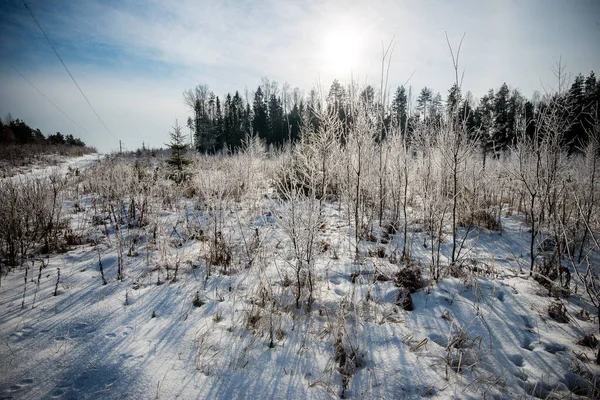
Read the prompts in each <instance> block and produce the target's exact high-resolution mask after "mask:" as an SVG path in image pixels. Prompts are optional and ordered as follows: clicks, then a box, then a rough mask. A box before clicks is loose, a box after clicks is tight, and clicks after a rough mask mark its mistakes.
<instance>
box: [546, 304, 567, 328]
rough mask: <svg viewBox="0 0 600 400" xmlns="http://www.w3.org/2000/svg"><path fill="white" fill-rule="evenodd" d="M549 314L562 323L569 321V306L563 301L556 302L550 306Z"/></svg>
mask: <svg viewBox="0 0 600 400" xmlns="http://www.w3.org/2000/svg"><path fill="white" fill-rule="evenodd" d="M548 315H549V316H550V318H552V319H553V320H555V321H556V322H560V323H561V324H566V323H567V322H569V317H568V316H567V308H566V307H565V306H564V305H563V304H562V303H561V302H558V301H557V302H554V303H552V304H550V305H549V306H548Z"/></svg>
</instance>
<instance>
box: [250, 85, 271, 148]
mask: <svg viewBox="0 0 600 400" xmlns="http://www.w3.org/2000/svg"><path fill="white" fill-rule="evenodd" d="M252 109H253V111H254V118H253V119H252V129H253V130H254V134H255V135H257V136H258V137H259V138H261V139H265V140H268V135H269V116H268V112H267V104H266V102H265V97H264V94H263V91H262V89H261V88H260V87H258V89H256V92H255V93H254V103H253V107H252Z"/></svg>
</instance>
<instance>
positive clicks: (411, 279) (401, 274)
mask: <svg viewBox="0 0 600 400" xmlns="http://www.w3.org/2000/svg"><path fill="white" fill-rule="evenodd" d="M394 282H395V284H396V286H398V287H401V288H404V289H407V290H408V291H409V292H410V293H414V292H416V291H417V290H419V289H421V288H422V287H423V278H422V275H421V269H420V268H419V267H418V266H417V265H411V266H406V267H404V268H402V269H401V270H400V271H398V272H397V273H396V276H395V279H394Z"/></svg>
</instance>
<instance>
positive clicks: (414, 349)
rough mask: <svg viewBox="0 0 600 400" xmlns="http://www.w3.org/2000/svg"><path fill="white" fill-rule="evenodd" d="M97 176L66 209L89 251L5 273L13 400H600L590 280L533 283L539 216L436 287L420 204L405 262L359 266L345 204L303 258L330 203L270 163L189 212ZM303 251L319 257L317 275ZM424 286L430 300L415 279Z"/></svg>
mask: <svg viewBox="0 0 600 400" xmlns="http://www.w3.org/2000/svg"><path fill="white" fill-rule="evenodd" d="M96 159H97V156H96V155H93V156H86V157H83V158H81V159H78V160H75V161H71V162H70V163H69V164H65V168H67V167H68V166H70V167H71V170H74V169H75V168H77V169H79V171H80V172H79V173H78V174H77V176H71V177H70V178H68V179H69V183H68V184H67V187H68V189H65V192H64V193H65V197H64V198H62V200H63V204H64V207H65V212H64V217H65V218H67V219H68V220H69V221H70V222H69V224H70V226H71V227H72V229H73V231H74V233H75V236H77V237H78V238H80V239H81V240H80V241H78V242H77V244H72V245H70V246H68V249H67V250H68V251H65V252H62V253H61V252H53V253H51V254H49V255H39V256H36V257H34V258H31V259H29V260H27V261H25V262H24V263H23V265H21V266H19V267H15V268H12V269H11V271H9V272H7V273H6V272H3V273H5V275H3V276H2V281H1V286H0V338H1V340H2V342H1V343H0V360H2V361H1V370H2V373H1V374H0V398H1V399H13V398H14V399H37V398H59V399H86V398H111V399H112V398H131V399H150V398H158V399H174V398H182V399H191V398H199V399H203V398H220V399H231V398H249V399H257V398H263V399H269V398H278V399H303V398H311V399H312V398H314V399H325V398H327V399H328V398H339V397H344V398H366V399H371V398H382V399H396V398H407V399H410V398H421V397H425V398H435V399H481V398H486V399H526V398H531V397H534V398H542V399H546V398H557V399H558V398H573V399H577V398H590V397H591V398H598V396H600V392H599V388H600V383H599V382H598V380H599V378H598V377H599V374H600V367H599V366H598V365H595V359H596V352H595V350H594V349H593V348H589V347H585V346H582V345H580V344H578V342H579V341H580V340H581V339H582V338H583V337H584V336H585V335H587V334H589V333H593V334H595V335H596V337H597V334H598V321H597V318H598V316H597V311H596V310H595V309H594V308H593V307H592V305H591V304H590V302H589V299H587V298H586V295H585V293H584V291H583V288H582V286H581V282H579V281H578V280H577V276H576V275H575V274H572V275H573V278H572V281H571V286H570V291H569V292H568V293H566V294H564V293H563V294H561V295H560V296H558V295H557V296H554V295H553V296H549V290H548V289H547V288H546V287H543V286H542V285H540V284H539V283H538V282H537V281H536V280H534V279H533V278H532V277H530V276H529V246H530V232H529V229H530V226H529V225H528V224H527V223H526V222H525V218H524V216H523V214H520V213H518V212H508V211H507V209H506V208H505V209H504V211H502V213H501V216H500V222H501V226H502V230H501V232H499V231H491V230H486V229H473V230H471V231H470V232H469V233H468V234H467V236H466V239H465V241H464V244H463V247H464V249H466V250H465V253H466V254H467V255H466V256H463V259H464V260H465V263H464V267H463V269H462V270H461V271H459V272H456V273H451V272H450V270H449V269H448V270H446V269H444V271H446V272H444V273H443V274H442V277H441V278H440V279H439V280H438V281H435V280H434V279H432V277H431V269H430V265H431V263H432V258H431V257H432V249H431V246H430V245H428V243H430V242H431V235H430V234H429V233H428V230H427V229H426V226H425V225H424V223H423V222H419V221H422V220H423V218H422V214H421V211H420V208H419V206H418V204H419V202H418V201H414V202H413V204H412V205H411V206H410V207H409V210H408V213H409V215H410V216H411V217H410V219H411V223H410V224H409V230H408V237H407V241H408V247H409V249H410V256H411V260H410V261H399V257H398V251H399V249H400V251H401V250H402V244H403V236H402V233H401V232H400V230H398V231H397V232H396V231H395V230H394V232H391V233H390V234H386V233H385V229H384V228H380V227H378V226H377V224H376V223H373V226H374V227H373V229H372V234H371V237H369V238H363V239H362V240H361V241H360V243H359V244H358V249H357V247H356V245H355V244H354V242H353V240H354V237H355V233H354V227H353V225H352V222H353V221H352V218H351V217H352V210H351V208H350V206H351V202H350V201H341V202H340V201H339V200H335V201H333V200H332V201H327V202H325V203H324V204H323V205H322V206H321V207H320V210H321V217H320V218H319V226H318V227H317V230H316V231H315V232H316V236H315V238H314V241H315V242H314V243H313V244H310V245H309V244H307V243H306V242H302V241H300V243H296V242H295V241H294V239H299V238H300V236H293V235H290V230H291V229H292V228H293V227H294V226H295V227H296V229H300V230H302V228H299V227H306V226H309V225H310V224H311V222H310V221H309V222H308V223H307V225H302V223H303V222H304V220H305V218H306V217H308V216H310V215H311V210H312V209H311V206H312V203H310V202H309V203H305V202H302V201H299V202H298V203H297V204H296V203H294V201H295V200H294V199H292V200H291V201H282V200H281V199H280V198H279V197H278V196H277V195H276V194H275V193H274V191H273V186H272V185H270V184H269V182H270V180H269V179H267V178H265V177H264V176H265V175H267V174H268V173H269V171H267V170H266V169H268V168H270V167H269V165H270V164H269V162H264V163H262V164H260V163H258V164H257V163H246V161H247V160H239V162H240V164H239V165H237V164H236V165H233V164H227V162H225V164H222V163H223V161H222V160H221V161H218V160H208V161H204V163H205V164H201V165H200V168H201V167H202V166H204V167H206V169H201V171H202V172H201V173H198V174H196V175H195V176H194V177H192V182H193V185H192V186H193V187H194V188H195V191H191V190H190V189H189V188H188V189H181V190H183V193H182V192H177V190H179V189H177V188H175V189H174V185H173V184H172V183H171V182H169V181H167V180H164V179H162V178H158V179H156V176H154V177H153V175H152V171H154V172H155V173H156V171H157V170H156V169H155V168H156V165H158V164H156V161H150V162H149V164H147V165H146V164H143V160H142V161H139V162H135V161H134V160H131V159H129V160H125V161H119V160H118V159H117V160H116V161H115V160H114V159H113V160H110V159H109V160H104V161H98V162H94V161H95V160H96ZM153 162H154V163H155V164H152V163H153ZM213 162H214V163H215V164H212V163H213ZM219 162H220V163H221V164H220V163H219ZM234 162H235V161H231V163H234ZM140 165H141V166H140ZM265 165H266V167H265ZM209 166H210V168H211V169H209ZM228 166H229V167H231V168H230V169H228V168H229V167H228ZM234 166H237V167H238V169H235V168H233V167H234ZM65 168H63V169H62V170H61V171H59V172H58V174H62V175H64V174H65V173H66V172H67V169H65ZM207 171H212V172H207ZM236 171H237V172H236ZM240 171H243V173H244V174H247V176H245V177H241V176H239V175H240ZM35 174H36V175H37V176H39V177H43V176H45V175H44V172H39V171H38V172H36V173H35ZM136 174H138V175H137V177H138V180H137V181H136V182H138V183H139V186H136V188H132V187H131V186H128V185H130V183H131V182H133V181H135V179H134V178H135V177H136ZM236 174H237V176H236ZM221 175H222V176H221ZM132 177H133V178H132ZM236 177H237V178H238V179H241V180H243V179H245V180H244V181H243V182H244V183H245V185H246V186H245V189H244V190H245V191H246V192H245V194H241V195H237V194H236V195H232V193H234V192H235V191H234V190H233V189H231V190H230V189H229V188H228V187H227V185H231V186H232V187H237V186H243V185H237V186H236V182H235V178H236ZM132 179H133V180H132ZM153 179H154V180H153ZM232 181H233V183H230V182H232ZM215 182H219V184H218V185H215V184H214V183H215ZM248 182H254V183H255V184H254V187H252V188H248V187H247V185H248ZM237 183H239V182H237ZM103 185H104V186H103ZM119 185H124V186H123V187H120V186H119ZM208 187H211V188H213V189H212V190H213V191H212V192H210V193H209V191H208V190H207V188H208ZM103 188H104V189H103ZM102 190H105V191H104V192H102ZM120 190H122V191H120ZM185 190H187V192H185ZM111 191H112V192H111ZM106 193H113V195H114V198H112V199H111V198H110V196H108V195H106V196H105V194H106ZM177 193H179V194H177ZM103 196H104V197H103ZM132 199H135V200H134V201H133V202H132ZM132 204H133V207H132ZM144 204H145V207H146V209H145V211H141V210H143V209H144ZM294 204H296V205H297V207H299V209H298V210H296V212H297V211H300V212H299V213H298V214H294V211H293V210H290V207H291V205H294ZM132 208H133V209H134V210H136V209H137V214H136V211H133V213H132ZM140 212H145V213H146V217H143V216H142V217H140V215H139V214H140ZM132 214H133V215H132ZM290 216H295V218H298V219H294V218H291V217H290ZM144 218H146V219H147V221H143V219H144ZM116 220H119V222H118V223H115V221H116ZM292 222H293V223H294V224H296V225H293V223H292ZM307 229H308V228H307ZM461 229H462V230H461V232H462V234H465V229H464V228H461ZM444 232H445V234H444V236H443V238H442V239H441V240H440V241H441V245H440V249H439V250H440V260H441V263H440V264H441V265H442V266H443V265H446V266H447V265H448V264H449V262H448V260H449V259H450V257H451V255H450V254H451V251H452V241H451V239H450V240H449V239H448V229H444ZM424 244H425V246H424ZM295 246H296V247H302V246H305V247H302V248H303V249H304V250H305V251H310V250H311V249H312V250H314V254H313V255H312V259H311V261H310V262H311V264H310V266H309V267H307V268H305V269H301V270H299V269H298V268H297V263H298V260H297V258H296V257H295V254H296V253H294V251H293V249H294V247H295ZM434 256H435V255H434ZM590 257H591V259H592V260H594V261H595V262H597V261H598V254H597V251H595V253H591V254H590ZM415 270H418V271H420V273H421V275H422V278H421V279H417V280H419V281H420V282H417V283H419V284H418V285H416V286H418V287H415V288H414V291H413V288H412V287H411V286H410V285H412V283H414V282H413V281H411V280H408V281H406V280H403V279H404V277H405V276H406V274H404V275H403V273H402V272H401V271H404V272H405V273H408V272H407V271H415ZM3 271H5V270H4V269H3ZM296 273H298V276H296V275H295V274H296ZM307 273H308V274H313V275H312V276H307V275H306V274H307ZM119 275H120V279H119ZM297 278H298V282H300V281H301V282H302V285H301V289H300V294H298V293H297V290H298V288H297V286H296V282H297ZM103 280H104V281H105V282H106V284H103ZM307 282H308V283H307ZM403 282H404V283H403ZM308 285H310V287H308ZM576 288H577V289H576ZM409 292H412V293H411V294H410V295H408V293H409ZM298 297H300V300H299V301H298ZM407 297H410V299H411V300H412V306H407V303H404V302H403V301H404V299H406V298H407ZM557 302H560V304H563V305H564V307H565V310H564V311H566V317H567V320H566V321H564V322H558V321H557V320H556V319H554V318H552V317H550V315H549V312H548V309H549V307H550V306H552V305H553V304H556V303H557ZM297 304H299V307H296V305H297ZM582 310H584V311H583V312H582ZM558 319H560V318H558Z"/></svg>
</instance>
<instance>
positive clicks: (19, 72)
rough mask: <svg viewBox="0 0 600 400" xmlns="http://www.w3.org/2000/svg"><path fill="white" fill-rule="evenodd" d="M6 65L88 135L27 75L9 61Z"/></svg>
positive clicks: (83, 129)
mask: <svg viewBox="0 0 600 400" xmlns="http://www.w3.org/2000/svg"><path fill="white" fill-rule="evenodd" d="M8 65H10V66H11V67H12V69H14V70H15V71H17V73H18V74H19V75H21V78H23V79H25V80H26V81H27V83H29V84H30V85H31V87H32V88H34V89H35V90H37V92H38V93H39V94H41V95H42V96H44V98H45V99H46V100H48V101H49V102H50V104H52V105H53V106H54V107H55V108H56V109H57V110H58V111H60V112H61V113H62V114H63V115H64V116H65V117H67V118H68V119H69V120H70V121H71V122H72V123H73V124H75V125H76V126H77V127H78V128H79V129H81V130H82V131H83V132H85V133H86V134H88V135H89V133H88V131H86V130H85V128H83V127H82V126H81V125H79V124H78V123H77V122H76V121H75V120H74V119H73V118H71V117H70V116H69V114H67V113H66V112H64V111H63V110H62V109H61V108H60V107H59V106H58V105H57V104H56V103H55V102H53V101H52V100H51V99H50V98H49V97H48V96H46V95H45V94H44V93H43V92H42V91H41V90H40V89H38V88H37V87H36V86H35V85H34V84H33V83H32V82H31V81H30V80H29V79H27V77H26V76H25V75H23V74H22V73H21V71H19V70H18V69H17V68H16V67H15V66H14V65H12V64H11V63H8Z"/></svg>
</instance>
